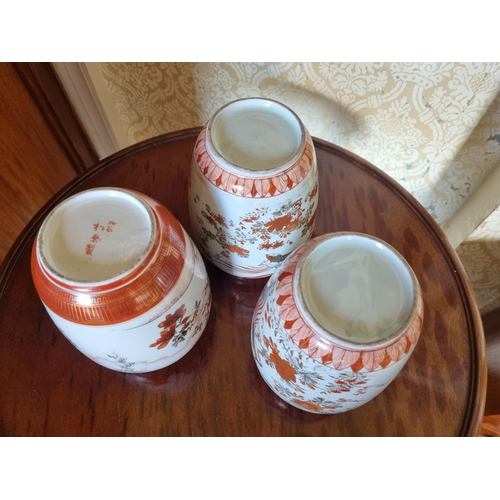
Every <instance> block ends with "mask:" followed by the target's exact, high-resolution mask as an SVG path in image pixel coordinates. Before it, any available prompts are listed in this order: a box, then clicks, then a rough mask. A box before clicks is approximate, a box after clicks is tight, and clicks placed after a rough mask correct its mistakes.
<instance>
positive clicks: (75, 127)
mask: <svg viewBox="0 0 500 500" xmlns="http://www.w3.org/2000/svg"><path fill="white" fill-rule="evenodd" d="M96 161H97V156H96V154H95V153H94V151H93V149H92V147H91V146H90V143H89V141H88V140H87V138H86V136H85V133H84V132H83V130H82V128H81V126H80V124H79V122H78V119H77V118H76V116H75V114H74V112H73V110H72V108H71V106H70V104H69V102H68V100H67V99H66V96H65V94H64V92H63V90H62V88H61V86H60V85H59V82H58V80H57V78H56V77H55V74H54V72H53V71H52V68H51V66H50V64H49V63H0V204H1V212H0V262H1V261H2V260H3V259H4V257H5V256H6V254H7V252H8V251H9V249H10V248H11V246H12V245H13V243H14V241H15V239H16V238H17V236H18V235H19V234H20V233H21V231H22V230H23V228H24V227H25V225H26V224H27V223H28V222H29V221H30V219H31V218H32V217H33V215H35V214H36V212H37V211H38V210H39V209H40V208H41V207H42V206H43V205H44V204H45V203H46V202H47V201H48V200H49V199H50V198H51V197H52V196H53V195H54V194H55V193H56V192H57V191H59V190H60V189H61V188H62V187H63V186H64V185H65V184H66V183H67V182H69V181H70V180H71V179H73V178H74V177H75V176H77V175H78V174H79V173H81V172H83V171H84V170H85V169H86V168H88V167H89V166H91V165H93V164H94V163H95V162H96Z"/></svg>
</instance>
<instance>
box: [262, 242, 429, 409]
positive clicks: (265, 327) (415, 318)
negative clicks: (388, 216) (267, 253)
mask: <svg viewBox="0 0 500 500" xmlns="http://www.w3.org/2000/svg"><path fill="white" fill-rule="evenodd" d="M423 313H424V305H423V300H422V293H421V290H420V286H419V284H418V281H417V279H416V276H415V274H414V272H413V270H412V269H411V268H410V266H409V265H408V263H407V262H406V261H405V260H404V258H403V257H402V256H401V255H400V254H399V253H398V252H397V251H396V250H395V249H394V248H392V247H391V246H390V245H388V244H387V243H385V242H383V241H381V240H379V239H377V238H374V237H371V236H368V235H363V234H358V233H332V234H327V235H323V236H320V237H317V238H314V239H312V240H310V241H309V242H307V243H305V244H303V245H302V246H301V247H300V248H299V249H297V250H296V251H295V252H294V253H293V254H292V255H290V256H289V257H288V258H287V259H286V260H285V262H284V263H283V265H282V266H281V267H280V268H279V269H277V270H276V271H275V273H274V274H273V276H272V277H271V278H270V280H269V281H268V283H267V285H266V286H265V288H264V290H263V291H262V294H261V296H260V298H259V300H258V303H257V306H256V309H255V313H254V316H253V323H252V352H253V356H254V359H255V361H256V363H257V367H258V369H259V371H260V373H261V375H262V377H263V378H264V380H265V381H266V383H267V384H268V385H269V387H270V388H271V389H272V390H273V391H274V392H275V393H276V394H277V395H278V396H279V397H280V398H282V399H283V400H284V401H286V402H287V403H289V404H290V405H293V406H295V407H297V408H299V409H301V410H305V411H308V412H312V413H322V414H331V413H340V412H345V411H348V410H352V409H354V408H357V407H359V406H361V405H363V404H365V403H367V402H368V401H370V400H371V399H372V398H374V397H375V396H377V395H378V394H379V393H380V392H382V391H383V390H384V389H385V388H386V387H387V386H388V385H389V384H390V383H391V381H392V380H394V378H395V377H396V376H397V374H398V373H399V372H400V370H401V369H402V368H403V366H404V365H405V363H406V362H407V361H408V359H409V357H410V356H411V353H412V352H413V349H414V348H415V345H416V344H417V341H418V339H419V336H420V332H421V328H422V323H423Z"/></svg>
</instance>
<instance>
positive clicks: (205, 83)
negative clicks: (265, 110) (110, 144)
mask: <svg viewBox="0 0 500 500" xmlns="http://www.w3.org/2000/svg"><path fill="white" fill-rule="evenodd" d="M100 67H101V72H102V77H103V79H104V81H105V83H106V88H107V91H108V92H109V95H110V97H111V99H112V101H113V103H114V107H115V108H116V111H117V113H118V116H119V118H120V122H121V124H122V126H123V128H124V130H125V132H126V134H127V136H128V138H129V141H130V143H131V144H133V143H136V142H138V141H141V140H144V139H147V138H150V137H154V136H156V135H159V134H163V133H166V132H170V131H173V130H179V129H183V128H189V127H194V126H200V125H203V124H204V123H205V122H206V121H207V120H208V119H209V118H210V116H211V115H212V114H213V113H214V112H215V111H216V110H217V109H218V108H219V107H221V106H222V105H224V104H225V103H227V102H229V101H232V100H234V99H238V98H242V97H249V96H264V97H269V98H272V99H276V100H279V101H281V102H283V103H285V104H287V105H288V106H290V107H291V108H292V109H293V110H294V111H295V112H296V113H297V114H298V115H299V116H300V117H301V119H302V120H303V121H304V123H305V125H306V126H307V128H308V129H309V131H310V133H311V134H312V135H313V136H316V137H320V138H322V139H325V140H328V141H330V142H333V143H335V144H337V145H339V146H342V147H344V148H346V149H348V150H350V151H353V152H354V153H356V154H358V155H360V156H361V157H363V158H365V159H366V160H368V161H370V162H371V163H373V164H374V165H376V166H378V167H379V168H381V169H383V170H384V171H385V172H387V173H388V174H389V175H390V176H391V177H393V178H394V179H395V180H396V181H398V182H399V183H401V184H402V185H403V186H404V187H405V188H406V189H407V190H408V191H409V192H410V193H412V194H413V195H414V196H415V197H416V198H417V199H418V200H419V201H420V203H422V205H423V206H424V207H425V208H426V209H427V210H428V211H429V213H430V214H431V215H432V217H433V218H434V219H435V220H436V222H437V223H438V224H440V225H441V227H443V229H445V231H446V228H447V226H448V224H449V223H450V221H451V220H452V219H453V217H454V215H455V214H456V213H457V211H458V210H459V209H460V207H461V206H462V205H463V204H464V203H465V202H466V200H467V199H469V197H470V196H471V194H472V193H474V192H475V191H476V190H477V189H478V188H479V187H480V186H481V183H483V182H484V181H485V179H486V178H487V177H488V176H489V175H490V174H491V172H492V171H493V170H495V169H496V168H498V167H500V63H486V62H483V63H100ZM499 197H500V196H499ZM499 201H500V200H499ZM497 203H498V202H497ZM493 208H494V207H490V211H489V212H488V213H490V212H491V211H492V210H493ZM480 212H481V211H478V213H480ZM483 212H484V210H483ZM492 217H493V215H492ZM499 219H500V217H499ZM495 220H496V219H495ZM480 223H483V221H482V220H481V219H479V220H474V219H472V220H468V221H466V225H467V229H466V231H467V234H470V233H472V235H471V237H470V240H469V239H467V240H466V241H465V242H464V243H462V246H461V247H460V248H459V249H458V253H459V255H460V257H461V258H462V261H463V263H464V266H465V267H466V269H467V271H468V272H469V277H470V279H471V282H472V284H473V286H474V289H475V291H476V294H477V297H478V303H479V306H480V308H481V310H482V312H484V311H485V310H486V309H488V308H493V307H497V306H500V270H499V271H498V272H497V273H496V274H495V273H494V272H493V271H491V269H493V268H494V266H497V267H500V251H498V250H494V249H493V246H492V245H491V244H488V245H483V244H482V242H483V241H486V240H488V241H490V240H491V241H496V239H497V237H498V238H500V230H499V231H496V230H495V228H496V227H497V225H500V224H497V223H495V222H494V221H493V219H492V220H487V221H484V225H483V226H482V227H481V228H478V229H477V231H475V232H474V233H473V231H474V229H475V227H476V226H477V225H479V224H480ZM495 224H497V225H495ZM462 231H464V228H463V227H462ZM486 233H487V234H488V236H487V237H485V236H484V234H486ZM479 235H481V236H479ZM474 238H475V239H474ZM472 241H474V244H473V246H470V245H471V242H472ZM491 241H490V243H491ZM460 242H461V240H460V241H457V242H456V243H457V245H458V244H459V243H460ZM499 245H500V244H499ZM479 255H481V257H479ZM492 266H493V267H492Z"/></svg>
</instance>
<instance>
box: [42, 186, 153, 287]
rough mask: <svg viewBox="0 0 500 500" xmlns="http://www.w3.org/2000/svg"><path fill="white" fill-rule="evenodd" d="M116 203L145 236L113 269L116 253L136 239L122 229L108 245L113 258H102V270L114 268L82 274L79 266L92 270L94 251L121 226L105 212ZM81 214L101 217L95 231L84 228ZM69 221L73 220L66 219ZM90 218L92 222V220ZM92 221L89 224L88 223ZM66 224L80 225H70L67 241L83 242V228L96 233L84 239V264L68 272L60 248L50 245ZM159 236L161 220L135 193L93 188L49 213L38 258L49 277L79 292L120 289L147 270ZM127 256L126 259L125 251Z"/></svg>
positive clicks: (81, 259)
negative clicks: (130, 278)
mask: <svg viewBox="0 0 500 500" xmlns="http://www.w3.org/2000/svg"><path fill="white" fill-rule="evenodd" d="M112 201H114V202H115V203H116V205H115V206H116V207H117V208H116V210H113V212H114V213H115V214H116V215H118V217H120V218H121V222H122V223H123V222H124V221H125V220H127V219H128V220H131V219H134V220H135V222H136V224H137V225H139V226H141V229H142V231H141V237H140V238H137V241H135V242H133V243H132V244H130V245H129V248H128V250H127V254H126V258H124V257H123V258H122V262H121V263H120V262H117V264H115V265H113V264H112V263H111V262H110V260H111V259H112V258H113V255H114V254H115V253H119V251H120V247H124V246H126V245H127V242H128V240H130V233H129V232H124V231H122V232H121V233H119V234H118V237H117V238H116V240H115V242H113V243H112V246H111V247H110V246H109V245H108V246H107V247H105V248H106V252H107V253H108V254H106V253H104V252H103V254H104V255H103V257H102V258H103V259H104V262H107V263H106V264H102V265H100V268H101V267H103V268H104V267H105V266H108V268H109V269H104V271H95V272H94V273H93V277H90V276H89V277H87V276H85V271H81V270H80V269H81V268H79V269H78V270H77V269H76V266H80V265H81V267H83V266H84V265H85V264H86V263H87V264H89V266H91V261H92V258H93V251H94V250H95V247H96V246H97V245H96V243H97V242H99V243H100V242H101V241H103V240H104V238H105V237H106V236H107V237H108V238H110V237H111V233H113V231H114V228H115V227H116V222H115V221H114V220H112V219H111V218H110V217H107V218H106V215H107V214H106V213H105V212H103V211H102V210H103V208H104V206H105V205H106V204H107V205H108V207H109V206H111V203H112ZM103 204H104V205H103ZM120 205H121V206H120ZM78 210H90V211H91V213H93V214H95V215H94V219H95V220H94V219H92V220H94V223H93V224H92V227H85V228H83V227H77V226H76V224H78V222H79V221H80V220H81V217H80V216H79V214H78V213H77V212H78ZM120 211H121V212H122V213H120ZM82 215H83V213H82ZM65 217H66V218H67V220H66V221H65ZM103 217H104V218H105V219H106V220H104V219H103ZM108 218H109V219H110V220H109V221H108V220H107V219H108ZM85 219H88V216H86V217H85ZM101 219H102V220H101ZM89 220H90V219H88V220H85V222H88V221H89ZM63 223H70V224H75V226H74V227H70V228H68V230H67V231H69V232H68V234H67V238H69V239H70V238H71V239H77V238H78V239H81V238H80V236H79V235H80V233H81V232H82V231H83V230H86V231H87V232H89V231H90V232H89V235H90V238H88V241H87V240H83V239H81V242H82V245H83V244H85V246H82V248H79V249H78V250H79V252H78V260H75V261H74V264H73V268H72V269H71V268H70V267H66V269H65V268H64V266H63V265H62V264H61V263H60V262H58V258H57V255H55V254H56V252H57V248H56V249H55V250H56V251H53V247H54V245H51V241H50V240H51V239H52V238H55V237H60V236H61V234H60V233H61V229H60V227H61V225H62V224H63ZM87 225H88V224H87ZM58 232H59V234H58ZM90 233H92V234H90ZM158 234H159V233H158V220H157V217H156V216H155V214H154V213H153V211H152V209H151V207H150V206H149V205H148V204H147V203H146V202H145V201H144V200H143V199H141V197H140V196H138V195H136V194H135V193H134V192H133V191H131V190H128V189H122V188H115V187H103V188H93V189H88V190H85V191H82V192H80V193H77V194H74V195H72V196H70V197H68V198H66V199H65V200H64V201H62V202H61V203H60V204H59V205H57V206H56V207H55V208H54V209H53V210H52V211H51V212H50V213H49V215H48V216H47V217H46V219H45V220H44V222H43V224H42V226H41V227H40V230H39V232H38V238H37V243H36V255H37V259H38V261H39V263H40V266H41V268H42V270H43V272H44V274H46V275H47V277H49V278H50V279H51V280H52V281H53V282H54V283H57V284H58V285H60V286H62V287H64V288H68V289H75V290H77V289H79V290H82V291H83V290H86V289H91V288H101V287H106V288H107V289H108V288H109V286H111V285H113V283H117V282H120V286H122V285H123V280H124V279H126V278H127V277H128V276H131V275H134V276H135V275H136V274H137V272H139V271H140V270H141V269H142V268H144V266H145V265H146V264H147V262H148V261H149V257H150V256H151V254H152V252H154V249H155V247H156V244H155V242H156V243H157V241H156V240H157V239H158ZM75 246H76V245H75ZM73 250H75V248H73ZM75 254H76V253H75ZM66 255H67V252H66ZM66 255H64V257H66ZM122 255H123V256H125V252H123V253H122ZM84 260H86V262H84ZM118 260H119V259H118ZM99 272H100V276H98V273H99Z"/></svg>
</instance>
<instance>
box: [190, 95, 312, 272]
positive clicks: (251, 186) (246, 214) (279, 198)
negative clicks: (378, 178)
mask: <svg viewBox="0 0 500 500" xmlns="http://www.w3.org/2000/svg"><path fill="white" fill-rule="evenodd" d="M188 196H189V210H190V218H191V227H192V230H193V236H194V239H195V242H196V243H197V245H198V247H199V248H200V250H201V251H202V252H203V253H204V254H205V256H206V257H207V258H208V259H209V260H210V261H211V262H212V263H214V264H215V265H216V266H218V267H219V268H221V269H223V270H224V271H226V272H228V273H230V274H232V275H235V276H240V277H244V278H261V277H267V276H270V275H271V274H272V272H273V271H274V269H275V268H276V267H277V266H278V265H279V264H280V263H281V262H282V261H283V260H284V259H285V258H286V257H287V255H289V254H290V253H291V252H292V251H293V250H295V249H296V248H297V247H298V246H300V245H301V244H302V243H304V242H305V241H307V240H308V239H309V238H310V237H311V235H312V232H313V230H314V221H315V216H316V209H317V205H318V173H317V165H316V154H315V150H314V145H313V142H312V139H311V136H310V135H309V133H308V132H307V129H306V128H305V126H304V125H303V123H302V122H301V120H300V119H299V117H298V116H297V115H296V114H295V113H294V112H293V111H292V110H291V109H290V108H288V107H287V106H285V105H284V104H282V103H279V102H277V101H273V100H270V99H263V98H247V99H240V100H238V101H233V102H231V103H229V104H227V105H225V106H223V107H222V108H221V109H220V110H219V111H218V112H217V113H215V115H214V116H213V117H212V118H211V119H210V120H209V122H208V123H207V124H206V125H205V127H204V128H203V129H202V131H201V133H200V135H199V136H198V139H197V141H196V145H195V148H194V152H193V157H192V162H191V172H190V179H189V195H188Z"/></svg>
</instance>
